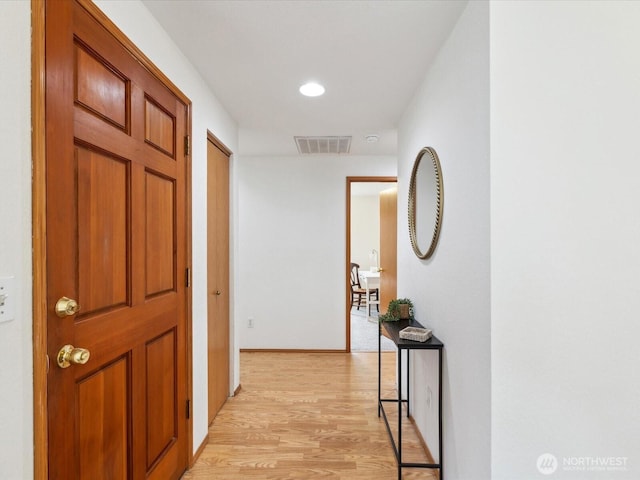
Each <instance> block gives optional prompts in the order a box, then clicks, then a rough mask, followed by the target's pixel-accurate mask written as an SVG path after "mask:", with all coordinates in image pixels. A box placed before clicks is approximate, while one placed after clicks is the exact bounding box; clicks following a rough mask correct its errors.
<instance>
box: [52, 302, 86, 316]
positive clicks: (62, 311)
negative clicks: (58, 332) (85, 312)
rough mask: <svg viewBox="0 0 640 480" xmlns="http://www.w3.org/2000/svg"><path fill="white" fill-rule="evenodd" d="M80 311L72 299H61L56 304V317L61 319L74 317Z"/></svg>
mask: <svg viewBox="0 0 640 480" xmlns="http://www.w3.org/2000/svg"><path fill="white" fill-rule="evenodd" d="M79 311H80V305H78V302H76V301H75V300H73V299H72V298H67V297H62V298H61V299H60V300H58V301H57V302H56V315H58V316H59V317H61V318H64V317H69V316H71V315H75V314H76V313H78V312H79Z"/></svg>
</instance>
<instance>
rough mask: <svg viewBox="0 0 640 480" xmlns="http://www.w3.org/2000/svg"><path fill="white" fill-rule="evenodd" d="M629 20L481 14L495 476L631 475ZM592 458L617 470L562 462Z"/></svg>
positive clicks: (637, 380)
mask: <svg viewBox="0 0 640 480" xmlns="http://www.w3.org/2000/svg"><path fill="white" fill-rule="evenodd" d="M638 25H640V3H637V2H624V3H623V2H577V1H571V2H539V1H532V2H529V1H526V2H516V3H501V2H496V3H493V4H492V6H491V115H492V118H491V186H492V195H491V203H492V208H491V236H492V248H491V258H492V261H491V270H492V287H491V288H492V361H493V366H492V375H493V393H492V398H493V413H492V430H493V434H492V454H493V460H492V464H493V476H494V478H495V479H496V480H502V479H504V480H512V479H514V478H518V479H535V478H540V474H539V472H538V470H537V467H536V461H537V458H538V456H539V455H541V454H543V453H551V454H553V455H555V457H556V458H557V460H558V461H559V462H560V466H559V468H558V471H556V472H555V474H554V475H553V476H549V478H558V479H565V478H566V479H580V480H590V479H614V480H617V479H620V480H622V479H637V478H640V409H639V408H638V407H639V405H640V368H639V366H640V354H639V349H638V338H640V322H639V319H640V274H639V272H640V249H639V245H640V219H639V218H640V217H639V205H640V188H639V187H640V162H639V161H638V159H639V158H640V147H639V145H640V143H639V142H638V138H639V135H638V132H640V113H639V112H640V88H639V86H640V56H639V55H638V45H640V29H638ZM445 180H446V177H445ZM591 457H614V458H619V457H627V460H626V466H625V468H626V470H622V471H615V472H611V471H606V470H605V471H602V472H598V471H589V470H585V471H576V472H569V471H565V470H564V469H563V462H564V461H565V459H568V461H570V462H571V461H579V459H580V458H591ZM586 461H587V460H585V462H586Z"/></svg>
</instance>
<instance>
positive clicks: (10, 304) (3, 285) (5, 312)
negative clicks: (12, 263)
mask: <svg viewBox="0 0 640 480" xmlns="http://www.w3.org/2000/svg"><path fill="white" fill-rule="evenodd" d="M15 280H16V279H15V277H0V323H4V322H10V321H11V320H13V319H15V304H16V289H15Z"/></svg>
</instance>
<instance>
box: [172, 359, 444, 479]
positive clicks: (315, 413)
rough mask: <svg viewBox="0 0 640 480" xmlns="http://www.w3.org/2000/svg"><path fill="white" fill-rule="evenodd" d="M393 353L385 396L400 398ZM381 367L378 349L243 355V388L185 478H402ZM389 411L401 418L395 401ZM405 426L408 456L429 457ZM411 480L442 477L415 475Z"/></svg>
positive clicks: (408, 472)
mask: <svg viewBox="0 0 640 480" xmlns="http://www.w3.org/2000/svg"><path fill="white" fill-rule="evenodd" d="M383 356H384V358H383V395H384V396H387V397H393V396H394V395H395V388H396V386H395V353H394V352H385V353H383ZM377 368H378V364H377V354H375V353H352V354H346V353H283V352H277V353H276V352H242V353H241V354H240V372H241V380H242V390H241V391H240V393H239V394H238V395H237V396H235V397H233V398H230V399H229V400H228V401H227V403H226V404H225V405H224V406H223V408H222V410H220V412H219V414H218V416H217V417H216V419H215V420H214V422H213V423H212V424H211V427H210V428H209V443H208V444H207V446H206V447H205V448H204V450H203V451H202V454H201V455H200V458H199V459H198V461H197V462H196V463H195V465H194V466H193V467H192V468H191V470H189V471H188V472H186V473H185V475H184V476H183V480H202V479H222V480H225V479H229V480H239V479H245V478H246V479H249V480H275V479H304V480H309V479H337V480H361V479H362V480H364V479H367V480H372V479H375V480H396V479H397V472H398V470H397V465H396V460H395V457H394V455H393V450H392V447H391V443H390V441H389V438H388V435H387V431H386V428H385V425H384V422H383V420H382V419H380V418H378V410H377V394H378V391H377V388H378V384H377V378H378V377H377ZM388 415H390V418H395V417H394V416H393V405H391V408H390V409H388ZM405 419H406V416H405ZM394 423H395V422H392V430H393V431H394V432H395V430H394V428H396V427H395V425H394ZM404 425H405V421H404V420H403V432H402V433H403V459H404V460H405V461H415V462H424V461H426V458H425V454H424V451H423V449H422V447H421V445H420V440H419V437H418V436H417V435H415V434H412V432H413V427H412V425H411V424H410V422H409V421H408V420H406V425H407V426H406V428H405V426H404ZM402 478H403V479H435V478H437V475H436V473H435V471H432V470H425V469H405V470H403V477H402Z"/></svg>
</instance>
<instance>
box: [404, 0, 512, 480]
mask: <svg viewBox="0 0 640 480" xmlns="http://www.w3.org/2000/svg"><path fill="white" fill-rule="evenodd" d="M424 146H431V147H433V148H434V149H435V150H436V152H437V153H438V155H439V158H440V162H441V165H442V170H443V179H444V217H443V223H442V230H441V234H440V240H439V244H438V247H437V249H436V251H435V253H434V255H433V257H432V258H431V259H430V260H426V261H425V260H420V259H418V257H416V255H415V254H414V253H413V250H412V249H411V244H410V242H409V234H408V226H407V216H406V214H403V212H406V208H407V200H406V199H407V195H408V185H409V177H410V174H411V168H412V166H413V162H414V159H415V157H416V155H417V154H418V152H419V151H420V149H421V148H422V147H424ZM398 200H399V201H398V208H399V215H398V220H399V221H398V296H399V297H409V298H411V299H412V300H413V303H414V305H415V311H416V318H417V320H418V321H420V322H422V323H423V324H424V325H426V326H429V327H431V328H433V331H434V334H435V335H436V336H437V337H439V338H440V339H441V340H442V341H443V342H444V344H445V351H444V367H443V382H444V388H443V393H444V398H443V411H444V442H443V446H444V472H445V477H446V478H448V479H469V480H483V479H488V478H490V475H491V472H490V467H491V460H490V459H491V450H490V437H491V431H490V428H491V423H490V413H491V371H490V344H491V338H490V327H491V322H490V300H489V299H490V270H489V251H490V244H489V240H490V238H489V6H488V3H487V2H480V1H476V2H470V3H469V5H468V6H467V7H466V9H465V10H464V12H463V13H462V15H461V17H460V19H459V21H458V23H457V25H456V26H455V28H454V30H453V31H452V33H451V35H450V37H449V38H448V40H447V41H446V43H445V44H444V45H443V47H442V49H441V51H440V52H439V54H438V57H437V58H436V61H435V63H434V64H433V65H432V67H431V68H430V70H429V72H428V73H427V75H426V78H425V80H424V82H423V83H422V85H421V87H420V88H419V90H418V92H417V93H416V95H415V97H414V98H413V100H412V101H411V104H410V106H409V108H408V110H407V111H406V112H405V115H404V116H403V118H402V121H401V124H400V128H399V131H398ZM419 221H420V219H418V222H419ZM413 359H414V361H413V362H412V366H411V368H412V382H413V383H412V402H413V414H414V417H415V419H416V423H417V424H418V426H419V427H420V430H421V432H422V434H423V436H424V437H425V440H426V441H427V444H428V445H429V447H430V449H431V452H432V454H433V455H434V456H435V457H436V459H437V455H438V442H437V408H438V405H437V392H438V389H437V383H436V375H437V356H436V355H435V354H432V353H430V352H422V353H421V352H418V353H416V354H415V355H414V356H413ZM427 389H430V390H431V392H432V395H431V396H432V401H431V408H428V407H427V403H428V390H427ZM515 478H517V477H512V480H513V479H515Z"/></svg>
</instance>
